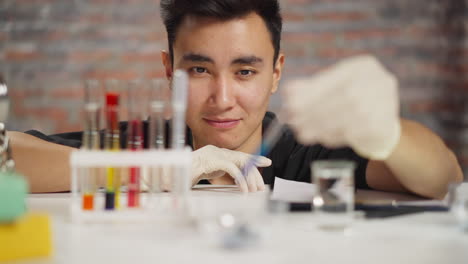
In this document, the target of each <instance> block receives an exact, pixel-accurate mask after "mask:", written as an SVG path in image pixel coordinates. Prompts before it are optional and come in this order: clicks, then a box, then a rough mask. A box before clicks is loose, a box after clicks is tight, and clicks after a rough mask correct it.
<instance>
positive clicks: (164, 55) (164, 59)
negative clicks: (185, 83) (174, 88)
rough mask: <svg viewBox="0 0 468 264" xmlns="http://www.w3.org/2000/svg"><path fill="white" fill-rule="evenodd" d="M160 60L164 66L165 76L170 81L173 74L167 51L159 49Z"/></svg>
mask: <svg viewBox="0 0 468 264" xmlns="http://www.w3.org/2000/svg"><path fill="white" fill-rule="evenodd" d="M161 60H162V63H163V65H164V68H165V72H166V78H167V79H168V80H169V81H171V80H172V74H173V70H172V69H173V67H172V61H171V55H170V54H169V52H167V51H165V50H162V51H161Z"/></svg>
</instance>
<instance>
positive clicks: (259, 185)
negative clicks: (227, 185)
mask: <svg viewBox="0 0 468 264" xmlns="http://www.w3.org/2000/svg"><path fill="white" fill-rule="evenodd" d="M250 157H252V155H250V154H246V153H243V152H239V151H234V150H229V149H224V148H218V147H215V146H212V145H208V146H205V147H203V148H200V149H197V150H195V151H194V152H193V160H192V161H193V162H192V164H193V165H192V168H193V170H192V172H193V173H192V175H193V177H192V186H193V185H195V184H197V183H198V182H199V181H200V180H202V179H207V180H209V179H214V178H217V177H221V176H223V175H225V174H226V173H227V174H229V175H230V176H231V177H232V178H233V179H234V180H235V182H236V184H237V185H239V187H240V189H241V191H243V192H248V191H250V192H255V191H261V190H264V189H265V183H264V182H263V178H262V175H261V174H260V172H259V171H258V169H257V168H252V169H251V170H249V173H248V175H247V177H244V176H243V175H242V168H243V167H244V166H245V164H246V163H247V161H248V160H249V159H250ZM270 165H271V160H270V159H268V158H265V157H259V158H258V159H257V162H256V163H255V166H257V167H268V166H270Z"/></svg>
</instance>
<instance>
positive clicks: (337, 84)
mask: <svg viewBox="0 0 468 264" xmlns="http://www.w3.org/2000/svg"><path fill="white" fill-rule="evenodd" d="M285 88H286V89H285V95H284V99H285V110H286V114H287V120H288V123H289V124H290V125H291V127H292V128H293V129H294V131H295V133H296V136H297V138H298V140H299V141H300V142H302V143H321V144H323V145H325V146H327V147H342V146H349V147H351V148H353V149H354V151H356V152H357V153H358V154H359V155H361V156H363V157H366V158H369V159H374V160H384V159H386V158H387V157H388V156H390V154H391V153H392V152H393V150H394V148H395V147H396V145H397V144H398V142H399V139H400V133H401V127H400V118H399V98H398V83H397V80H396V78H395V77H394V76H393V75H392V74H391V73H389V72H388V71H387V70H386V69H384V67H383V66H382V65H381V64H380V63H379V62H378V61H377V59H375V58H374V57H372V56H368V55H363V56H356V57H352V58H349V59H346V60H343V61H341V62H339V63H338V64H336V65H333V66H332V67H330V68H328V69H326V70H324V71H322V72H320V73H318V74H316V75H314V76H312V77H311V78H307V79H302V80H294V81H290V82H289V83H288V84H286V86H285Z"/></svg>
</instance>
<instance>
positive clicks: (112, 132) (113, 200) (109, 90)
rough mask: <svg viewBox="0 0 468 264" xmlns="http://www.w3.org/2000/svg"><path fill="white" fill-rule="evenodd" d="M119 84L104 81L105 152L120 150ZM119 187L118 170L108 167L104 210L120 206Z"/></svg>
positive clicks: (114, 81)
mask: <svg viewBox="0 0 468 264" xmlns="http://www.w3.org/2000/svg"><path fill="white" fill-rule="evenodd" d="M120 95H121V90H120V83H119V82H118V81H117V80H107V81H106V95H105V98H106V108H105V112H106V132H105V142H104V143H105V144H104V146H105V149H106V151H119V150H120V128H119V121H120V118H119V111H120ZM120 185H121V175H120V169H119V168H114V167H108V168H107V169H106V193H105V205H104V208H105V209H106V210H114V209H115V208H118V207H119V204H120Z"/></svg>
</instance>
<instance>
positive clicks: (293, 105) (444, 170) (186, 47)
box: [10, 0, 462, 198]
mask: <svg viewBox="0 0 468 264" xmlns="http://www.w3.org/2000/svg"><path fill="white" fill-rule="evenodd" d="M161 13H162V17H163V19H164V24H165V26H166V29H167V33H168V41H169V51H168V52H163V54H162V60H163V63H164V65H165V68H166V75H167V77H168V79H169V80H171V79H172V76H173V72H174V70H175V69H184V70H186V71H187V72H188V73H189V76H190V90H189V94H190V95H189V100H188V111H187V125H188V127H189V128H190V130H191V139H192V141H191V142H190V143H191V144H192V146H193V148H194V168H193V181H192V183H193V184H195V183H197V182H198V181H199V180H201V179H208V180H209V181H210V182H211V183H215V184H233V183H237V184H238V185H239V186H240V187H241V189H242V190H243V191H247V190H249V191H256V190H258V189H262V188H264V183H267V184H273V181H274V176H278V177H282V178H286V179H291V180H297V181H306V182H309V181H310V163H311V161H313V160H317V159H348V160H354V161H355V162H356V163H357V169H356V171H355V177H356V185H357V186H358V187H361V188H366V187H371V188H374V189H377V190H387V191H409V192H412V193H416V194H418V195H422V196H426V197H434V198H440V197H442V196H443V195H444V194H445V192H446V189H447V184H448V183H450V182H453V181H460V180H461V178H462V174H461V170H460V167H459V165H458V163H457V161H456V158H455V156H454V155H453V153H452V152H451V151H450V150H449V149H448V148H447V147H446V146H445V145H444V143H443V142H442V141H441V140H440V138H439V137H437V136H436V135H434V134H433V133H431V132H430V131H429V130H428V129H426V128H424V127H422V126H420V125H418V124H416V123H414V122H410V121H406V120H400V118H399V117H398V107H397V106H398V95H397V84H396V81H395V80H394V78H393V77H392V76H391V75H390V74H389V73H388V72H387V71H386V70H385V69H383V67H381V66H380V64H379V63H378V62H376V61H375V60H374V59H373V58H371V57H368V56H367V57H366V56H364V57H359V58H353V59H351V60H347V61H345V62H342V63H340V64H338V65H337V66H334V67H332V68H330V69H328V70H325V71H323V72H321V73H320V74H319V75H317V76H315V77H314V78H311V79H306V80H300V81H295V82H293V83H290V84H289V85H287V86H286V89H287V90H286V104H285V106H286V107H285V111H286V113H287V114H288V119H287V120H288V121H289V123H290V125H291V126H292V128H293V129H294V130H295V131H296V133H297V135H298V138H299V139H300V140H301V142H303V143H307V144H315V145H302V144H300V143H298V142H297V141H296V139H295V138H294V136H293V133H292V132H291V131H290V130H286V131H284V133H283V135H282V137H281V140H280V141H279V142H278V143H277V145H276V146H275V147H274V148H273V149H272V151H271V153H270V154H269V155H268V157H269V158H270V160H271V161H270V160H269V159H261V160H260V161H259V162H258V164H256V165H257V166H258V167H264V168H261V169H260V170H261V174H260V172H259V171H258V170H256V169H254V170H252V171H251V173H249V175H248V176H247V178H246V179H245V178H244V177H242V175H241V173H240V169H241V168H242V167H243V166H244V165H245V162H246V160H247V159H248V158H249V154H246V153H253V152H254V151H255V149H256V148H257V147H258V146H259V144H260V143H261V140H262V132H263V131H264V130H265V129H266V127H267V126H268V125H269V124H271V122H272V120H273V119H274V118H275V116H274V115H273V114H272V113H266V111H267V106H268V101H269V98H270V95H271V94H272V93H275V92H276V90H277V89H278V83H279V80H280V78H281V73H282V69H283V64H284V60H285V58H284V55H283V54H281V53H280V36H281V24H282V23H281V16H280V14H279V4H278V2H277V1H276V0H200V1H190V0H161ZM10 134H11V136H12V138H13V148H14V149H13V151H14V153H15V154H14V155H15V158H16V160H17V164H18V169H20V171H23V173H24V174H26V175H27V176H29V179H30V182H31V183H32V186H33V190H37V191H41V190H42V191H53V190H61V189H67V188H68V181H69V179H68V178H69V177H68V173H69V168H68V155H69V152H70V151H71V148H70V147H66V146H62V145H57V144H52V143H49V142H45V141H43V140H40V139H37V138H34V137H31V136H30V135H25V134H21V133H10ZM36 134H37V133H36ZM37 135H39V134H37ZM39 136H41V137H43V139H46V140H48V141H53V142H56V143H60V144H65V145H68V146H74V147H77V146H79V145H80V142H79V138H80V137H79V134H67V135H65V136H58V137H45V136H43V135H39ZM73 138H75V139H76V140H72V139H73ZM316 143H322V144H325V145H327V146H329V147H343V146H348V147H351V148H333V149H332V148H326V147H323V146H322V145H318V144H316ZM352 149H354V150H355V151H356V152H358V153H360V155H361V156H358V155H357V154H355V152H354V151H353V150H352ZM369 159H370V160H369ZM49 160H50V164H53V165H51V166H50V167H49V166H47V164H48V161H49ZM270 163H271V166H269V165H270ZM57 165H58V166H57ZM268 166H269V167H268Z"/></svg>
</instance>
